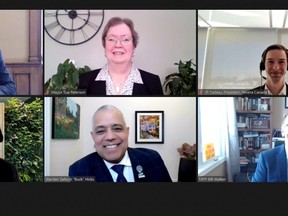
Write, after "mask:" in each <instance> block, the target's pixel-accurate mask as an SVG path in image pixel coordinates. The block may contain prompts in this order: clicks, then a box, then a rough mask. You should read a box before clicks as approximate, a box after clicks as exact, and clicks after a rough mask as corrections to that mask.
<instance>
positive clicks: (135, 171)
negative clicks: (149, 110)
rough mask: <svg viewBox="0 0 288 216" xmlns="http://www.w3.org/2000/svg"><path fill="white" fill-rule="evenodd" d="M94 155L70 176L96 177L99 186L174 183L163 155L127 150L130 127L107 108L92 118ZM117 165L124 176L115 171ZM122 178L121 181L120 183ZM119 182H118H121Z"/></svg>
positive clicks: (73, 168)
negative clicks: (101, 183) (109, 183)
mask: <svg viewBox="0 0 288 216" xmlns="http://www.w3.org/2000/svg"><path fill="white" fill-rule="evenodd" d="M92 125H93V126H92V131H91V132H90V134H91V136H92V139H93V141H94V148H95V150H96V152H93V153H91V154H89V155H87V156H85V157H83V158H81V159H79V160H78V161H76V162H74V163H73V164H72V165H70V167H69V171H68V173H69V176H70V177H77V176H82V177H83V176H89V177H94V178H95V181H97V182H171V181H172V180H171V177H170V175H169V172H168V170H167V168H166V166H165V164H164V161H163V159H162V158H161V156H160V154H159V153H158V152H157V151H155V150H152V149H147V148H131V147H128V136H129V127H127V126H126V122H125V120H124V117H123V114H122V112H121V111H120V110H119V109H118V108H116V107H114V106H112V105H104V106H102V107H100V108H99V109H98V110H96V112H95V114H94V115H93V118H92ZM114 165H116V167H117V166H118V165H120V166H122V167H123V168H124V169H123V172H122V173H119V174H117V173H118V171H116V170H115V171H114V167H115V166H114ZM120 175H121V177H122V180H120V179H118V178H119V177H120ZM118 180H119V181H118Z"/></svg>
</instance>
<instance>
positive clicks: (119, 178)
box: [111, 164, 127, 182]
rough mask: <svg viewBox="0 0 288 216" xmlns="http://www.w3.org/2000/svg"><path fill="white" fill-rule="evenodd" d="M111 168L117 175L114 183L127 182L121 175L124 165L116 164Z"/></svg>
mask: <svg viewBox="0 0 288 216" xmlns="http://www.w3.org/2000/svg"><path fill="white" fill-rule="evenodd" d="M111 168H112V169H113V170H114V171H115V172H116V173H117V174H118V176H117V179H116V182H127V180H126V178H125V176H124V175H123V169H124V165H121V164H117V165H114V166H112V167H111Z"/></svg>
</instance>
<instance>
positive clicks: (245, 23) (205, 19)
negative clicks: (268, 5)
mask: <svg viewBox="0 0 288 216" xmlns="http://www.w3.org/2000/svg"><path fill="white" fill-rule="evenodd" d="M287 11H288V10H198V26H199V27H236V28H237V27H245V28H288V20H287Z"/></svg>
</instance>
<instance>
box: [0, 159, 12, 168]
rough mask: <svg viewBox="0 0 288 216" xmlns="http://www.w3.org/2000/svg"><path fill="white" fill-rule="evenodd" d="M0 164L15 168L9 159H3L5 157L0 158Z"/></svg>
mask: <svg viewBox="0 0 288 216" xmlns="http://www.w3.org/2000/svg"><path fill="white" fill-rule="evenodd" d="M0 165H1V167H11V168H14V167H15V166H14V164H12V163H10V162H9V161H7V160H5V159H3V158H0Z"/></svg>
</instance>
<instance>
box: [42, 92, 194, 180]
mask: <svg viewBox="0 0 288 216" xmlns="http://www.w3.org/2000/svg"><path fill="white" fill-rule="evenodd" d="M72 99H73V100H74V101H75V102H77V103H79V105H80V106H81V108H80V115H81V117H80V118H81V120H80V139H79V140H56V139H51V138H50V137H51V136H50V134H49V132H48V133H47V128H45V131H46V132H45V136H46V135H47V134H48V136H49V137H47V136H46V137H45V175H46V176H48V175H51V176H67V175H68V167H69V165H71V164H72V163H73V162H74V161H76V160H78V159H80V158H81V157H83V156H85V155H87V154H89V153H91V152H94V151H95V150H94V148H93V140H92V138H91V136H90V131H91V127H92V125H91V119H92V116H93V114H94V112H95V111H96V109H98V108H99V107H100V106H102V105H104V104H112V105H115V106H116V107H118V108H119V109H120V110H122V112H123V114H124V117H125V119H126V123H127V126H129V127H130V136H129V146H130V147H146V148H151V149H155V150H157V151H158V152H159V153H160V154H161V156H162V158H163V160H164V162H165V164H166V166H167V168H168V170H169V173H170V175H171V178H172V179H173V181H177V178H178V176H177V175H178V165H179V158H180V155H179V153H178V152H177V148H178V147H180V146H181V145H182V144H183V143H185V142H187V143H190V144H194V143H196V100H195V97H173V98H171V97H168V98H166V97H145V98H143V97H141V98H140V97H125V98H124V97H123V98H119V97H98V98H96V97H78V98H76V97H73V98H72ZM49 101H51V98H50V97H45V103H47V104H49V103H50V102H49ZM138 110H140V111H145V110H146V111H151V110H158V111H159V110H163V111H164V144H135V111H138ZM47 115H48V116H49V115H50V116H51V107H50V110H49V109H48V110H45V116H47ZM45 119H48V118H46V117H45ZM48 121H49V119H48ZM48 121H47V120H46V121H45V122H46V123H45V124H48V123H49V122H48ZM49 124H51V122H50V123H49ZM49 130H51V127H50V129H49Z"/></svg>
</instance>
